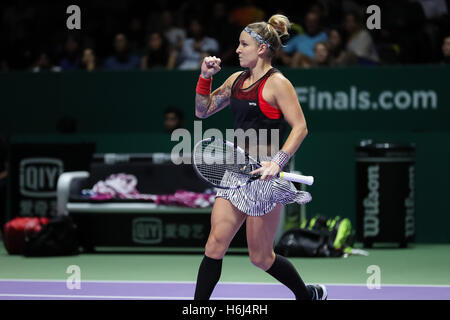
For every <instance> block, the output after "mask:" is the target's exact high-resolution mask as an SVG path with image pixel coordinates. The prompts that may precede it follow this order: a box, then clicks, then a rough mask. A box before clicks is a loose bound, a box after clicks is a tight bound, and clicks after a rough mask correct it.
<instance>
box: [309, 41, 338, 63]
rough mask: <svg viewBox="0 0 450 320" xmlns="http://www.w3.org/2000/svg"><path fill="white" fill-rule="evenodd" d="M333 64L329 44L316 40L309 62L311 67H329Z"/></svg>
mask: <svg viewBox="0 0 450 320" xmlns="http://www.w3.org/2000/svg"><path fill="white" fill-rule="evenodd" d="M333 64H334V61H333V59H332V56H331V52H330V45H329V44H328V42H324V41H321V42H317V43H316V45H315V46H314V59H313V62H312V64H311V66H312V67H329V66H332V65H333Z"/></svg>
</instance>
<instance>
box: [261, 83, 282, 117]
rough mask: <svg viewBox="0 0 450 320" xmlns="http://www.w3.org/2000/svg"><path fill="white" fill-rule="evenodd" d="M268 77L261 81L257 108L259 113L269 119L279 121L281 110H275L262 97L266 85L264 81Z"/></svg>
mask: <svg viewBox="0 0 450 320" xmlns="http://www.w3.org/2000/svg"><path fill="white" fill-rule="evenodd" d="M268 78H269V77H267V78H265V79H264V80H263V81H261V84H260V85H259V90H258V101H259V108H260V109H261V112H262V113H264V115H265V116H266V117H267V118H269V119H280V118H281V110H280V109H277V108H275V107H274V106H272V105H271V104H270V103H268V102H267V101H266V100H265V99H264V98H263V95H262V91H263V88H264V85H265V84H266V80H267V79H268Z"/></svg>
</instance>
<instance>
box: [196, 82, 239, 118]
mask: <svg viewBox="0 0 450 320" xmlns="http://www.w3.org/2000/svg"><path fill="white" fill-rule="evenodd" d="M230 96H231V86H230V85H227V86H225V87H224V88H221V89H219V90H217V91H215V92H213V93H212V94H211V95H210V96H203V95H200V94H198V93H197V94H196V95H195V109H196V111H197V113H198V114H199V115H201V116H202V117H208V116H210V115H212V114H214V113H216V112H217V111H219V110H222V109H223V108H225V107H226V106H227V105H228V104H229V102H230Z"/></svg>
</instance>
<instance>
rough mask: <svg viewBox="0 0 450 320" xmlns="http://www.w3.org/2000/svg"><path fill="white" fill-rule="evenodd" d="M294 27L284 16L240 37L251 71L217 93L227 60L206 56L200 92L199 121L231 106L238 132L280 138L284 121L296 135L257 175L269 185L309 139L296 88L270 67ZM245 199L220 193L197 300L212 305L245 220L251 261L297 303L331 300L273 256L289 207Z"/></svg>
mask: <svg viewBox="0 0 450 320" xmlns="http://www.w3.org/2000/svg"><path fill="white" fill-rule="evenodd" d="M289 26H290V22H289V20H288V18H287V17H285V16H283V15H279V14H277V15H274V16H272V17H271V18H270V19H269V21H268V22H257V23H252V24H250V25H248V26H247V27H246V28H245V29H244V30H243V31H242V32H241V34H240V37H239V46H238V48H237V49H236V53H237V54H238V55H239V62H240V65H241V67H243V68H245V69H246V70H245V71H243V72H236V73H234V74H232V75H231V76H230V77H229V78H228V79H227V80H226V81H225V82H224V83H223V84H222V86H220V87H219V88H218V89H216V90H215V91H214V92H212V93H211V83H212V76H213V75H214V74H216V73H217V72H219V71H220V69H221V68H220V63H221V61H220V59H219V58H217V57H211V56H210V57H206V58H204V60H203V62H202V65H201V75H200V76H199V80H198V83H197V88H196V98H195V109H196V110H195V112H196V116H197V117H199V118H207V117H209V116H211V115H213V114H215V113H216V112H218V111H220V110H222V109H224V108H225V107H226V106H228V105H230V108H231V110H232V112H233V115H234V118H235V121H234V122H235V123H234V129H235V130H236V129H243V130H244V131H245V130H247V129H251V128H253V129H255V130H256V131H257V132H258V130H259V129H269V130H280V132H281V133H280V134H279V137H280V139H281V138H282V131H283V124H284V123H285V122H284V120H286V121H287V123H289V125H290V126H291V131H290V133H289V135H288V137H287V139H286V142H285V143H284V145H283V146H282V148H281V150H279V151H278V153H276V154H275V156H274V157H273V158H272V159H271V160H270V161H263V162H261V164H262V166H261V167H260V168H258V169H256V170H255V171H254V172H253V173H254V174H259V175H261V178H260V179H261V180H263V182H264V181H266V180H267V181H268V180H269V179H272V178H273V177H274V176H276V175H277V174H278V173H279V172H280V171H281V169H282V168H283V167H284V166H285V165H286V164H287V162H288V161H289V158H290V157H291V156H292V155H293V154H294V153H295V152H296V151H297V149H298V148H299V146H300V144H301V143H302V141H303V139H304V138H305V136H306V135H307V132H308V130H307V126H306V121H305V117H304V115H303V112H302V109H301V107H300V104H299V101H298V98H297V94H296V92H295V90H294V87H293V86H292V84H291V83H290V81H289V80H288V79H287V78H285V77H284V76H283V74H281V72H279V71H278V70H277V69H275V68H273V67H272V64H271V60H272V57H273V56H274V55H275V54H276V52H277V50H278V49H279V48H280V47H281V46H282V40H283V41H284V39H285V38H286V36H287V35H288V28H289ZM268 135H269V134H268ZM246 192H252V190H248V189H246V188H240V189H237V190H219V191H218V193H217V197H216V200H215V203H214V207H213V210H212V214H211V231H210V234H209V237H208V241H207V243H206V246H205V255H204V257H203V260H202V262H201V264H200V268H199V271H198V277H197V284H196V289H195V296H194V299H195V300H208V299H209V298H210V296H211V294H212V292H213V290H214V287H215V286H216V284H217V282H218V281H219V278H220V274H221V270H222V259H223V257H224V255H225V253H226V251H227V249H228V247H229V245H230V243H231V241H232V239H233V237H234V236H235V234H236V232H237V231H238V230H239V228H240V227H241V225H242V224H243V222H244V220H246V235H247V243H248V250H249V256H250V260H251V262H252V263H253V264H254V265H255V266H257V267H259V268H261V269H262V270H264V271H266V272H267V273H269V274H270V275H271V276H273V277H274V278H275V279H277V280H278V281H280V282H281V283H283V284H284V285H286V286H287V287H288V288H289V289H290V290H291V291H292V292H293V293H294V295H295V298H296V299H298V300H325V299H326V298H327V290H326V288H325V287H324V286H323V285H305V283H304V282H303V280H302V279H301V277H300V276H299V274H298V273H297V271H296V269H295V267H294V266H293V265H292V264H291V263H290V262H289V261H288V260H287V259H286V258H285V257H283V256H280V255H277V254H275V252H274V250H273V244H274V239H275V235H276V232H277V230H278V224H279V220H280V214H281V211H282V207H283V205H282V204H281V203H272V202H258V201H252V200H251V197H250V198H249V197H247V196H246Z"/></svg>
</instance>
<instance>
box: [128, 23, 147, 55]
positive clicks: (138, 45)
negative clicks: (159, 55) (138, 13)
mask: <svg viewBox="0 0 450 320" xmlns="http://www.w3.org/2000/svg"><path fill="white" fill-rule="evenodd" d="M127 36H128V46H129V48H130V50H131V51H133V52H142V51H143V50H145V43H144V39H145V32H144V28H143V25H142V20H141V19H140V18H138V17H132V18H131V19H130V22H129V23H128V32H127Z"/></svg>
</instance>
